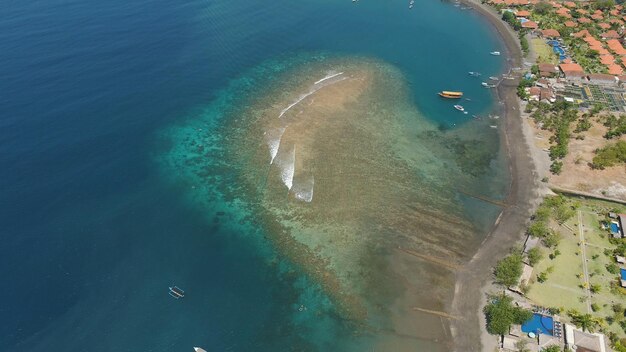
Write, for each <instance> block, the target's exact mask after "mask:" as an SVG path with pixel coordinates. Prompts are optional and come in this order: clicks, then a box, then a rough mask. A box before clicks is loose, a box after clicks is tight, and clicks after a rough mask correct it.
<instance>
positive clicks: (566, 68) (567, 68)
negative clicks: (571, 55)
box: [559, 63, 585, 73]
mask: <svg viewBox="0 0 626 352" xmlns="http://www.w3.org/2000/svg"><path fill="white" fill-rule="evenodd" d="M559 69H560V70H561V72H563V73H567V72H580V73H584V72H585V71H584V70H583V68H582V66H580V65H579V64H575V63H569V64H560V65H559Z"/></svg>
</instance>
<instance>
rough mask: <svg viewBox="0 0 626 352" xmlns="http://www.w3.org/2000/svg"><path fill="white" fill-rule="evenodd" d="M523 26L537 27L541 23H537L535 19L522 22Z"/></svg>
mask: <svg viewBox="0 0 626 352" xmlns="http://www.w3.org/2000/svg"><path fill="white" fill-rule="evenodd" d="M522 28H528V29H537V28H539V25H538V24H537V22H534V21H525V22H524V23H522Z"/></svg>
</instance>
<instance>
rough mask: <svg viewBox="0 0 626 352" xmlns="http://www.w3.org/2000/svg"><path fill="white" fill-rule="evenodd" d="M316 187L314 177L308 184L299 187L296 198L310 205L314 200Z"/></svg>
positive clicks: (304, 183)
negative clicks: (314, 188)
mask: <svg viewBox="0 0 626 352" xmlns="http://www.w3.org/2000/svg"><path fill="white" fill-rule="evenodd" d="M314 186H315V179H314V178H313V175H311V178H310V179H308V180H307V181H306V182H303V183H302V184H299V185H297V187H296V188H297V190H296V191H295V197H296V199H298V200H301V201H304V202H307V203H310V202H311V201H312V200H313V187H314Z"/></svg>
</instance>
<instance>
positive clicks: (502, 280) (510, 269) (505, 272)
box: [495, 253, 523, 287]
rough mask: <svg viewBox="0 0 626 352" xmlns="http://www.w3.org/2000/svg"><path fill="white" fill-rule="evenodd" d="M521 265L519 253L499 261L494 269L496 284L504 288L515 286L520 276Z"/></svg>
mask: <svg viewBox="0 0 626 352" xmlns="http://www.w3.org/2000/svg"><path fill="white" fill-rule="evenodd" d="M522 270H523V264H522V256H521V254H519V253H513V254H510V255H508V256H507V257H505V258H504V259H502V260H500V261H499V262H498V264H497V265H496V268H495V276H496V282H497V283H499V284H501V285H504V286H507V287H508V286H513V285H515V284H517V281H518V280H519V278H520V276H521V275H522Z"/></svg>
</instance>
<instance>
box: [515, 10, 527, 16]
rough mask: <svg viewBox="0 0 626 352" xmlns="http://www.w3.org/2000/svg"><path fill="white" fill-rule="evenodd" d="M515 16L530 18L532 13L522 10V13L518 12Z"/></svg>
mask: <svg viewBox="0 0 626 352" xmlns="http://www.w3.org/2000/svg"><path fill="white" fill-rule="evenodd" d="M515 16H517V17H528V16H530V12H529V11H526V10H520V11H517V12H516V13H515Z"/></svg>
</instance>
